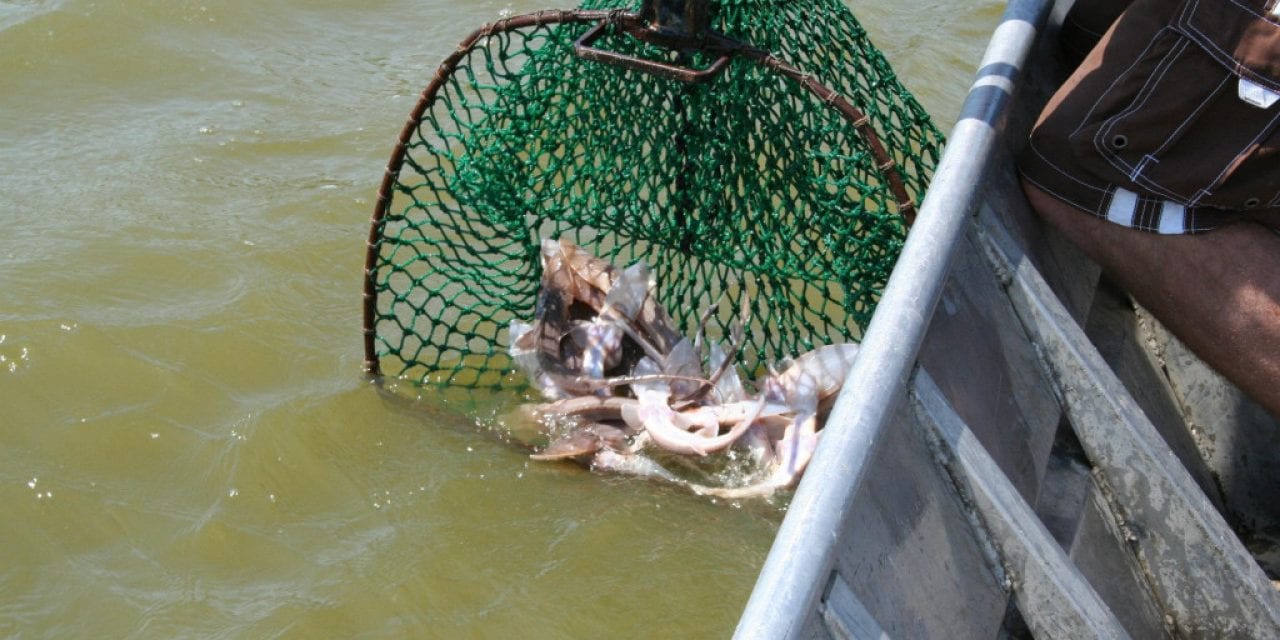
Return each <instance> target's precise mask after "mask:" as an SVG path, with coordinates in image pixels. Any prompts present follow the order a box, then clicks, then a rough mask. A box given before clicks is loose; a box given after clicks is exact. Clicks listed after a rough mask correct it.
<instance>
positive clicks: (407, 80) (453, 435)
mask: <svg viewBox="0 0 1280 640" xmlns="http://www.w3.org/2000/svg"><path fill="white" fill-rule="evenodd" d="M548 6H550V7H555V6H557V5H548V4H545V3H542V2H538V1H536V0H519V1H518V2H507V1H491V0H413V1H409V0H374V1H372V2H351V1H344V0H309V1H306V2H304V1H302V0H293V1H290V0H275V1H268V2H246V1H244V0H226V1H223V2H212V1H204V2H202V1H189V0H119V1H117V2H88V1H85V0H16V1H15V0H0V216H2V217H0V222H2V223H3V233H2V234H0V636H4V637H22V638H46V637H47V638H73V637H95V638H98V637H102V638H108V637H111V638H115V637H130V638H176V637H199V638H262V637H296V638H315V637H357V636H362V637H434V638H464V637H465V638H512V637H520V638H561V637H617V638H623V637H637V638H639V637H687V638H695V637H696V638H701V637H720V636H727V635H728V634H729V633H730V632H731V631H732V629H733V626H734V623H735V621H736V618H737V616H738V615H739V613H740V611H741V609H742V606H743V605H744V604H745V602H746V599H747V596H748V594H749V593H750V589H751V585H752V583H753V582H754V579H755V576H756V573H757V571H758V569H759V567H760V564H761V563H762V561H763V559H764V557H765V555H766V553H767V552H768V549H769V544H770V542H771V539H772V536H773V533H774V531H775V530H776V528H777V526H778V523H779V522H780V520H781V517H782V515H783V510H784V508H785V502H764V501H755V502H750V503H745V504H725V503H722V502H721V503H715V502H711V501H708V500H707V499H703V498H697V497H694V496H691V495H689V494H687V493H686V492H683V491H680V490H677V489H673V488H670V487H666V486H663V485H659V484H654V483H650V482H646V481H640V480H634V479H618V478H602V477H597V476H592V475H590V474H588V473H587V472H585V471H582V470H580V469H578V468H576V467H572V466H567V465H556V464H547V463H530V462H528V461H527V459H526V458H525V456H524V454H522V453H521V452H520V451H518V450H516V449H515V448H513V447H511V446H509V445H507V444H504V443H502V442H500V441H498V440H496V439H494V438H492V437H490V436H487V435H485V434H484V433H483V432H482V430H480V429H478V428H477V424H489V423H491V422H492V421H493V420H494V419H495V418H494V416H495V415H499V414H501V412H502V411H504V410H505V409H504V404H503V402H502V400H501V399H497V398H493V397H486V396H485V395H483V394H463V393H436V392H423V393H422V394H421V395H422V398H421V400H418V401H411V400H410V401H406V400H405V399H403V398H402V397H401V396H402V395H403V394H400V395H398V396H394V397H393V396H389V395H387V394H383V393H380V392H379V391H378V389H377V388H376V387H375V386H374V385H371V384H370V383H369V382H368V381H367V380H366V379H365V377H364V376H363V375H362V373H361V361H362V352H361V337H360V317H359V310H360V287H361V269H362V262H363V252H364V241H365V235H366V234H367V223H368V218H369V214H370V212H371V210H372V206H373V197H374V195H375V193H376V189H377V185H378V182H379V180H380V179H381V175H382V170H383V166H384V164H385V162H386V158H387V156H388V154H389V152H390V149H391V145H392V143H393V141H394V139H395V137H396V135H397V134H398V132H399V129H400V126H401V124H402V123H403V121H404V118H405V117H406V115H407V114H408V111H409V109H410V108H411V107H412V105H413V102H414V99H415V97H416V95H417V94H418V93H419V92H420V91H421V89H422V86H423V85H424V84H425V83H426V82H427V80H429V78H430V76H431V74H432V73H433V71H434V68H435V65H436V64H437V63H438V62H439V61H440V60H441V59H442V58H443V57H444V56H445V55H447V53H448V52H449V51H451V50H452V48H453V47H454V45H455V44H456V42H457V41H458V40H459V39H461V38H462V37H463V36H464V35H465V34H466V33H468V32H469V31H470V30H471V29H472V28H474V27H475V26H478V25H479V24H481V23H483V22H485V21H487V20H491V19H495V18H497V17H498V16H499V15H500V14H501V13H503V12H523V11H529V10H533V9H538V8H547V7H548ZM561 6H563V5H561ZM851 6H852V8H853V10H854V12H855V14H857V15H858V17H859V18H860V19H861V20H862V21H863V23H864V25H865V26H866V27H867V28H868V30H869V31H870V32H871V34H872V37H873V39H874V41H875V42H876V43H877V44H878V45H879V46H880V47H881V49H882V50H883V51H884V52H885V53H886V55H887V57H888V58H889V60H890V62H891V63H893V64H894V65H895V68H896V69H897V71H898V73H899V75H900V76H901V77H902V78H903V80H904V82H905V83H906V84H907V86H908V87H909V88H910V89H911V90H912V91H914V92H915V93H916V95H917V97H918V98H919V99H920V100H921V102H922V103H923V104H924V105H925V106H926V108H928V109H929V111H930V112H931V113H932V114H933V115H934V117H935V118H936V119H937V121H938V123H939V125H940V127H941V128H942V129H943V130H948V129H950V126H951V123H952V121H953V119H954V118H955V114H956V113H957V111H958V109H959V104H960V101H961V99H962V97H963V93H964V91H965V89H966V88H967V86H968V83H969V79H970V78H971V76H972V73H973V71H974V68H975V65H976V63H977V60H978V57H979V55H980V53H981V51H982V48H983V47H984V45H985V40H986V37H987V34H988V32H989V31H990V29H991V28H992V27H993V26H994V24H995V22H996V20H997V18H998V16H999V14H1000V11H1001V10H1002V8H1003V7H1002V5H1001V4H1000V3H994V2H990V1H988V0H967V1H966V2H962V3H944V2H938V1H937V0H904V1H903V2H897V3H883V2H880V3H873V2H870V1H869V0H860V1H859V2H854V3H851Z"/></svg>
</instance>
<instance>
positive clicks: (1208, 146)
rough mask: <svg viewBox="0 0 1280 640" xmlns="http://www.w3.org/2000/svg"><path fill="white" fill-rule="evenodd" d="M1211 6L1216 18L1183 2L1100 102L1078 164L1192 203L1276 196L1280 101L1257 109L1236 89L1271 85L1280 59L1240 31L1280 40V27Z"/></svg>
mask: <svg viewBox="0 0 1280 640" xmlns="http://www.w3.org/2000/svg"><path fill="white" fill-rule="evenodd" d="M1212 4H1213V7H1212V11H1211V12H1210V15H1207V14H1206V13H1205V10H1204V9H1202V5H1201V4H1200V3H1199V2H1197V0H1191V1H1189V2H1188V3H1187V4H1186V5H1184V7H1183V10H1182V11H1181V15H1180V16H1179V17H1177V18H1175V21H1174V24H1173V25H1172V26H1170V27H1166V28H1164V29H1162V30H1160V31H1159V32H1157V33H1156V35H1155V37H1154V38H1153V39H1152V40H1151V42H1150V44H1149V46H1148V47H1147V48H1146V49H1145V50H1144V52H1143V54H1142V55H1141V56H1140V57H1139V58H1138V60H1137V61H1136V62H1135V63H1134V64H1133V65H1132V66H1130V67H1129V68H1127V69H1126V70H1125V71H1124V73H1123V74H1121V75H1120V76H1119V77H1118V78H1117V79H1116V81H1115V82H1113V83H1112V84H1111V85H1110V87H1109V88H1108V90H1107V91H1106V92H1104V93H1103V94H1102V95H1101V96H1100V98H1099V100H1098V102H1097V103H1096V104H1095V105H1094V107H1093V109H1092V110H1091V111H1090V113H1089V115H1088V116H1086V118H1085V120H1084V121H1083V122H1081V123H1080V125H1079V127H1077V128H1076V129H1075V130H1074V132H1073V133H1072V134H1071V136H1070V138H1069V143H1070V145H1071V146H1072V149H1073V151H1074V152H1075V154H1076V156H1077V157H1078V158H1093V159H1095V161H1096V162H1100V163H1103V166H1100V167H1097V169H1099V170H1100V171H1101V172H1102V174H1103V175H1110V174H1114V173H1117V172H1118V173H1119V174H1121V175H1123V176H1124V178H1125V180H1122V181H1121V183H1122V184H1123V183H1125V182H1126V181H1127V184H1126V185H1125V186H1130V187H1131V188H1134V189H1137V190H1140V191H1144V192H1149V193H1152V194H1153V195H1157V196H1160V197H1164V198H1167V199H1170V200H1174V201H1176V202H1179V203H1182V204H1185V205H1187V206H1211V207H1218V208H1224V209H1253V208H1257V207H1259V206H1267V205H1269V204H1270V203H1271V201H1272V200H1273V198H1274V196H1275V195H1276V183H1275V181H1276V177H1275V176H1276V171H1275V168H1276V163H1277V162H1278V161H1280V136H1278V135H1277V123H1280V104H1274V105H1271V106H1270V107H1269V108H1261V107H1258V106H1255V105H1253V104H1250V103H1249V102H1246V101H1244V100H1242V99H1241V98H1240V97H1239V88H1238V87H1239V83H1240V78H1241V77H1242V75H1244V76H1245V77H1247V78H1249V79H1250V81H1257V80H1266V81H1267V84H1266V85H1263V86H1267V87H1268V88H1270V85H1271V83H1272V82H1273V81H1274V78H1273V77H1271V76H1269V75H1263V74H1264V73H1265V74H1270V73H1271V72H1272V71H1273V70H1272V69H1271V67H1269V66H1268V64H1272V63H1273V60H1272V59H1273V58H1276V57H1277V56H1275V55H1274V54H1272V53H1269V52H1263V53H1259V52H1258V48H1257V47H1258V43H1257V42H1253V43H1252V44H1249V43H1243V44H1242V41H1241V40H1240V39H1241V37H1242V36H1241V33H1242V32H1241V31H1240V30H1239V29H1244V28H1245V27H1247V28H1248V30H1250V32H1254V31H1258V30H1259V29H1261V30H1262V31H1263V32H1265V31H1266V30H1267V29H1272V30H1277V33H1278V34H1280V27H1277V26H1276V25H1275V24H1274V23H1271V22H1269V21H1266V20H1264V19H1261V18H1260V14H1254V13H1251V12H1250V11H1249V10H1247V8H1242V5H1236V4H1233V3H1231V2H1224V3H1221V4H1219V3H1216V2H1215V3H1212ZM1224 6H1228V7H1234V8H1233V9H1224V8H1223V7H1224ZM1260 6H1261V5H1259V7H1260ZM1230 11H1236V12H1237V13H1236V14H1232V13H1230ZM1241 11H1244V13H1239V12H1241ZM1239 25H1245V26H1240V27H1239V29H1237V28H1236V27H1237V26H1239ZM1250 25H1251V26H1250ZM1214 27H1216V30H1215V31H1212V32H1211V33H1207V30H1209V29H1212V28H1214ZM1246 39H1247V38H1246ZM1277 43H1280V41H1277ZM1246 45H1247V46H1246ZM1268 46H1269V45H1268ZM1264 54H1265V55H1264ZM1237 58H1240V59H1239V60H1237ZM1275 86H1277V87H1280V83H1277V84H1276V85H1275Z"/></svg>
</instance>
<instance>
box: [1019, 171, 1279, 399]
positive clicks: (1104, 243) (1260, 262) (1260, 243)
mask: <svg viewBox="0 0 1280 640" xmlns="http://www.w3.org/2000/svg"><path fill="white" fill-rule="evenodd" d="M1023 189H1024V190H1025V191H1026V194H1027V197H1028V199H1029V200H1030V201H1031V205H1032V207H1033V208H1034V209H1035V210H1036V211H1037V212H1038V213H1039V214H1040V215H1041V216H1042V217H1043V218H1044V219H1045V220H1046V221H1048V222H1049V223H1050V224H1051V225H1052V226H1053V227H1054V228H1055V229H1057V230H1058V231H1059V232H1060V233H1062V234H1063V235H1064V236H1066V237H1067V238H1068V239H1069V240H1071V241H1072V242H1073V243H1074V244H1076V246H1078V247H1080V248H1081V249H1082V250H1083V251H1084V252H1085V253H1086V254H1088V255H1089V257H1091V258H1093V260H1094V261H1096V262H1097V263H1098V264H1099V265H1101V266H1102V268H1103V270H1105V271H1106V272H1107V273H1108V274H1109V275H1110V276H1111V277H1112V278H1113V279H1115V281H1116V282H1117V283H1118V284H1119V285H1120V286H1122V287H1124V288H1125V289H1126V290H1127V291H1129V293H1130V294H1131V295H1133V297H1134V298H1135V299H1136V300H1137V301H1138V302H1139V303H1140V304H1142V306H1144V307H1146V308H1147V309H1148V310H1149V311H1150V312H1151V313H1152V314H1153V315H1154V316H1155V317H1156V318H1157V319H1159V320H1160V322H1162V323H1164V325H1165V326H1166V327H1168V329H1169V330H1170V331H1171V332H1173V334H1174V335H1176V336H1178V338H1179V339H1180V340H1182V341H1183V342H1184V343H1185V344H1186V345H1187V346H1188V347H1189V348H1190V349H1191V350H1192V351H1194V352H1195V353H1196V354H1197V355H1199V356H1200V358H1201V359H1203V360H1204V361H1205V362H1207V363H1208V364H1209V365H1210V366H1212V367H1213V368H1214V369H1216V370H1218V371H1219V372H1220V373H1222V375H1223V376H1225V377H1226V378H1227V379H1229V380H1231V381H1232V382H1234V383H1235V384H1236V386H1238V387H1240V389H1241V390H1243V391H1244V392H1245V393H1246V394H1248V395H1249V396H1250V397H1251V398H1253V399H1254V400H1255V401H1257V402H1258V403H1259V404H1261V405H1262V406H1263V407H1265V408H1266V409H1267V410H1268V411H1270V412H1271V414H1272V415H1273V416H1277V417H1280V235H1277V234H1276V233H1275V232H1274V231H1273V230H1271V229H1269V228H1267V227H1264V226H1262V225H1261V224H1258V223H1254V222H1241V223H1237V224H1230V225H1227V226H1224V227H1222V228H1219V229H1216V230H1214V231H1210V232H1208V233H1204V234H1198V235H1180V236H1161V235H1156V234H1153V233H1148V232H1144V231H1137V230H1134V229H1129V228H1125V227H1121V226H1119V225H1115V224H1112V223H1110V222H1107V221H1106V220H1103V219H1101V218H1098V217H1095V216H1092V215H1089V214H1087V213H1084V212H1081V211H1079V210H1077V209H1075V208H1074V207H1072V206H1070V205H1068V204H1065V203H1063V202H1062V201H1060V200H1057V199H1056V198H1053V197H1052V196H1049V195H1048V194H1046V193H1045V192H1043V191H1040V190H1039V189H1037V188H1035V187H1034V186H1032V185H1030V184H1027V183H1026V182H1024V183H1023Z"/></svg>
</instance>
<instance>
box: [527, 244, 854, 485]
mask: <svg viewBox="0 0 1280 640" xmlns="http://www.w3.org/2000/svg"><path fill="white" fill-rule="evenodd" d="M541 260H542V267H543V273H542V283H541V289H540V290H539V292H538V298H537V307H536V309H535V317H534V319H533V322H532V323H528V324H526V323H524V322H520V321H516V320H513V321H512V322H511V324H510V327H509V335H510V339H511V344H510V348H509V352H510V354H511V356H512V358H513V360H514V361H515V363H516V366H517V367H518V368H519V369H521V370H522V371H524V372H525V373H526V374H527V375H528V376H529V379H530V381H531V383H532V384H533V385H534V386H535V387H537V388H538V389H540V390H541V392H542V394H543V395H544V396H546V397H547V399H548V400H549V401H548V402H543V403H539V404H533V405H529V407H528V409H527V410H528V411H529V412H530V413H531V414H532V415H534V416H536V417H538V418H539V421H540V422H544V423H545V422H547V421H548V420H547V419H548V418H552V419H556V418H561V417H563V418H567V419H568V421H569V423H570V424H571V425H572V426H570V427H569V429H568V431H567V432H566V433H564V434H563V435H561V436H559V437H556V438H554V439H553V440H552V442H551V443H550V444H548V445H547V446H546V447H544V448H543V449H542V450H540V451H538V452H537V453H535V454H533V455H532V458H533V459H535V460H545V461H552V460H569V461H574V462H577V463H578V464H583V465H586V466H588V467H590V468H591V469H593V470H595V471H607V472H613V473H625V474H631V475H642V476H646V477H654V478H661V479H664V480H666V481H670V482H675V483H679V484H682V485H684V486H687V487H688V488H689V489H690V490H692V491H693V492H695V493H697V494H700V495H707V496H716V497H724V498H750V497H759V496H767V495H771V494H773V493H775V492H777V491H782V490H788V489H791V488H794V487H795V485H796V483H798V482H799V479H800V477H801V476H802V474H803V473H804V470H805V468H806V467H807V466H808V464H809V461H810V459H812V457H813V453H814V451H815V450H816V448H817V444H818V442H819V440H820V439H821V435H822V426H823V422H824V421H825V419H826V416H827V414H828V413H829V411H830V408H831V405H832V404H833V403H834V400H835V397H836V396H837V395H838V393H839V391H840V389H841V388H842V387H843V385H844V384H845V379H846V377H847V376H848V373H849V371H850V369H851V367H852V365H853V362H854V360H855V359H856V357H857V353H858V346H857V345H856V344H853V343H848V344H833V345H826V346H822V347H818V348H816V349H813V350H811V351H809V352H807V353H804V354H801V355H799V356H797V357H795V358H793V359H791V360H789V361H786V362H782V363H780V364H779V365H777V366H775V367H771V368H770V369H769V373H768V374H767V375H766V376H765V377H764V378H763V379H761V380H760V381H759V383H758V385H757V386H756V387H755V388H756V389H757V391H756V392H755V393H752V392H750V391H748V388H747V385H746V384H744V382H743V380H742V378H741V377H740V375H739V372H738V369H737V367H736V366H735V365H734V362H735V361H736V359H737V355H738V353H739V351H740V350H741V348H742V345H743V344H744V343H745V339H744V336H745V330H744V327H745V326H746V325H747V324H748V321H749V312H750V309H751V305H750V303H749V301H748V300H747V299H746V298H743V299H742V301H741V305H742V309H741V311H740V317H739V318H737V319H735V321H734V323H733V324H732V326H731V328H730V336H729V341H728V347H727V348H726V347H725V346H724V345H722V344H720V343H718V342H715V341H713V340H708V339H707V336H706V331H705V329H706V324H707V321H708V320H709V318H710V317H711V316H712V314H713V312H714V309H715V307H714V306H713V307H712V308H710V309H708V310H707V311H705V312H704V313H703V314H702V316H701V320H700V322H699V325H698V327H697V329H696V331H695V334H694V337H693V339H689V338H686V337H685V336H683V335H681V334H680V333H679V332H678V331H676V329H675V325H674V322H673V321H672V320H671V317H670V316H669V315H668V314H667V312H666V310H665V309H664V308H663V307H662V305H661V304H660V303H659V302H658V299H657V284H656V282H655V280H654V278H653V274H652V271H651V270H650V267H649V266H648V265H647V264H646V263H645V262H644V261H637V262H635V263H633V264H631V265H629V266H627V267H626V268H622V269H619V268H616V267H614V266H613V265H611V264H609V263H608V262H606V261H604V260H600V259H599V258H596V257H594V256H592V255H590V253H588V252H587V251H585V250H583V249H582V248H581V247H578V246H577V245H576V244H574V243H572V242H571V241H569V240H567V239H563V238H562V239H559V240H550V239H548V240H544V241H543V243H542V247H541ZM704 351H705V353H706V359H705V362H704V360H703V353H704ZM708 371H709V372H710V373H708ZM556 422H560V421H559V420H556ZM730 447H740V448H743V449H746V451H747V452H748V455H749V456H750V460H751V461H752V462H753V463H754V472H753V473H751V474H750V475H749V476H748V479H747V480H746V482H745V483H744V484H743V485H742V486H709V485H704V484H697V483H693V482H689V481H686V480H683V479H680V478H679V477H677V476H675V475H674V474H672V473H671V472H670V470H668V469H666V468H665V467H663V466H662V465H661V464H658V463H657V462H656V461H655V460H654V459H652V458H650V457H648V456H646V455H644V452H645V451H648V450H650V449H656V450H658V451H657V453H655V455H659V454H664V455H667V456H668V457H665V458H661V459H663V460H666V461H668V462H670V461H678V460H682V459H687V460H695V461H696V460H699V459H703V458H706V457H707V456H710V455H713V454H717V453H720V452H723V451H725V450H727V449H729V448H730ZM670 454H675V455H676V456H683V457H684V458H680V457H675V458H672V457H670ZM696 468H697V467H696V466H691V469H696ZM708 477H711V476H708Z"/></svg>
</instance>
